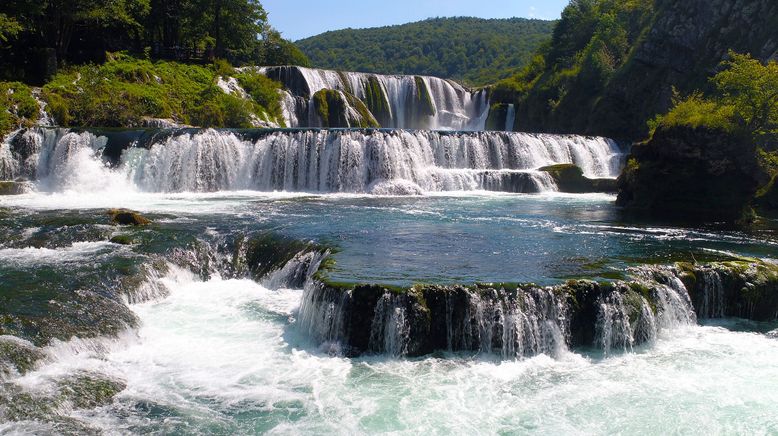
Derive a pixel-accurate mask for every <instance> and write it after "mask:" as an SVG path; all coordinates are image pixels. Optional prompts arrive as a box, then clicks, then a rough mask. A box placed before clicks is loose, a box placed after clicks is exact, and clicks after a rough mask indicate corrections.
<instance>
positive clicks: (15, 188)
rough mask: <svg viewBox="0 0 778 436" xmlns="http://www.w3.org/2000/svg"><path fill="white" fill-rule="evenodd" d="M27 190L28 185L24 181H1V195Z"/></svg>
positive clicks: (17, 193) (15, 193) (21, 192)
mask: <svg viewBox="0 0 778 436" xmlns="http://www.w3.org/2000/svg"><path fill="white" fill-rule="evenodd" d="M26 191H27V187H26V186H25V184H24V183H19V182H11V181H0V195H19V194H24V193H25V192H26Z"/></svg>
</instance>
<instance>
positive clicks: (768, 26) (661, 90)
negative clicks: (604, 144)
mask: <svg viewBox="0 0 778 436" xmlns="http://www.w3.org/2000/svg"><path fill="white" fill-rule="evenodd" d="M776 26H778V4H776V3H775V2H774V1H771V0H712V1H711V0H689V1H683V2H679V1H672V0H654V1H651V0H628V1H624V0H574V1H572V2H571V3H570V5H569V6H568V7H567V8H566V9H565V10H564V12H563V13H562V19H561V21H560V22H559V25H558V26H557V27H556V28H555V29H554V33H553V38H552V41H551V44H550V45H548V46H544V47H543V48H542V49H541V50H539V51H538V53H537V54H536V56H535V57H534V58H533V60H532V63H531V65H530V66H528V67H527V68H525V69H524V70H523V71H522V72H521V73H519V74H517V75H515V76H514V77H512V78H511V79H508V80H505V81H503V82H501V83H500V84H499V85H498V86H497V87H496V88H495V93H494V97H495V99H497V100H500V101H503V102H505V103H510V102H512V103H516V104H517V116H516V120H517V125H516V126H515V127H516V128H517V129H520V130H530V131H547V132H575V133H592V134H599V135H605V136H612V137H617V138H624V139H633V140H634V139H643V138H645V137H646V135H647V133H648V125H647V122H648V121H649V120H651V119H653V118H654V117H655V116H656V115H657V114H661V113H665V112H667V110H669V109H670V107H671V106H672V100H673V96H674V90H675V91H677V92H678V93H680V95H688V94H690V93H692V92H694V91H696V90H703V91H705V90H708V89H710V85H709V84H708V78H709V77H711V76H712V75H713V74H715V73H716V71H717V69H718V66H719V64H720V63H721V62H722V61H723V60H725V59H726V58H727V53H728V51H729V50H734V51H736V52H739V53H750V54H751V55H753V56H754V57H755V58H758V59H760V60H763V61H764V60H767V59H770V58H775V57H776V55H777V54H778V40H776V38H775V35H776V34H775V29H776Z"/></svg>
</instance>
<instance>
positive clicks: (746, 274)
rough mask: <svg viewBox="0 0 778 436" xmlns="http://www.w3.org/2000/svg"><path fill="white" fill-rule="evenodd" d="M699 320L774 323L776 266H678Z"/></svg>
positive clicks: (756, 263)
mask: <svg viewBox="0 0 778 436" xmlns="http://www.w3.org/2000/svg"><path fill="white" fill-rule="evenodd" d="M678 268H679V271H680V273H679V277H680V278H681V280H683V282H684V284H685V285H686V288H687V289H688V290H689V295H690V296H691V299H692V301H693V303H694V307H695V309H696V311H697V315H698V316H699V317H700V318H722V317H737V318H744V319H750V320H754V321H774V320H776V319H778V266H776V265H775V264H769V263H764V262H760V261H733V262H718V263H712V264H709V265H692V264H688V263H679V264H678Z"/></svg>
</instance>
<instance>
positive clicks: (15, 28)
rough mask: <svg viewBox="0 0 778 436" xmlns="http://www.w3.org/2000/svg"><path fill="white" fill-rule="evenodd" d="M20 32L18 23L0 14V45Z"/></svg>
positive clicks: (20, 27) (20, 28)
mask: <svg viewBox="0 0 778 436" xmlns="http://www.w3.org/2000/svg"><path fill="white" fill-rule="evenodd" d="M21 31H22V25H21V24H19V22H18V21H16V20H15V19H13V18H11V17H9V16H8V15H5V14H0V44H4V43H7V42H8V41H9V40H11V39H13V38H15V37H16V36H17V35H18V34H19V32H21Z"/></svg>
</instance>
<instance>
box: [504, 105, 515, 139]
mask: <svg viewBox="0 0 778 436" xmlns="http://www.w3.org/2000/svg"><path fill="white" fill-rule="evenodd" d="M515 123H516V106H515V105H513V103H511V104H509V105H508V109H507V111H506V114H505V131H506V132H512V131H513V125H514V124H515Z"/></svg>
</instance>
